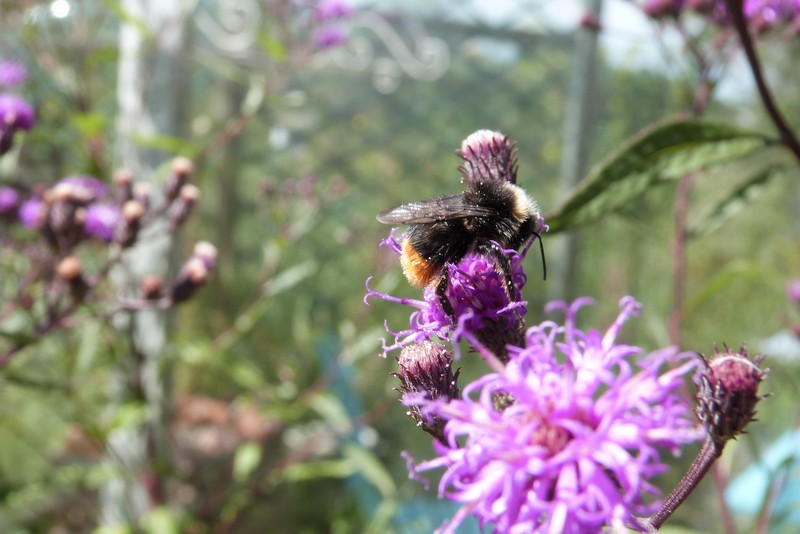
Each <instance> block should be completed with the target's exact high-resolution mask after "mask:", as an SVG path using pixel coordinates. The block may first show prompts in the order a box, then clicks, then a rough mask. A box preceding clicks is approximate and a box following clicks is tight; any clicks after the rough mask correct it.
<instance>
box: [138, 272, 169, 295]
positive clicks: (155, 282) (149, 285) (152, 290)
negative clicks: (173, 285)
mask: <svg viewBox="0 0 800 534" xmlns="http://www.w3.org/2000/svg"><path fill="white" fill-rule="evenodd" d="M163 285H164V282H163V280H162V279H161V277H160V276H158V275H156V274H151V275H147V276H145V277H144V278H143V279H142V283H141V284H139V291H140V292H141V295H142V298H144V299H147V300H158V299H160V298H161V293H162V291H163Z"/></svg>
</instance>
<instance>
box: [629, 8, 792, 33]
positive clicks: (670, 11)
mask: <svg viewBox="0 0 800 534" xmlns="http://www.w3.org/2000/svg"><path fill="white" fill-rule="evenodd" d="M739 3H741V9H742V12H743V13H744V16H745V18H746V19H747V21H748V22H749V24H750V26H751V28H752V29H753V30H754V31H756V32H765V31H769V30H772V29H780V28H789V29H790V30H791V31H792V32H793V33H797V32H798V31H800V0H744V1H743V2H739V1H736V2H728V1H725V0H647V1H646V2H645V3H644V5H643V9H644V12H645V13H646V14H647V15H648V16H650V17H652V18H654V19H658V20H661V19H665V18H678V17H679V16H681V15H682V14H683V13H695V14H699V15H702V16H703V17H705V18H707V19H708V20H709V21H711V22H713V23H714V24H717V25H719V26H729V25H730V24H731V14H730V5H732V4H739Z"/></svg>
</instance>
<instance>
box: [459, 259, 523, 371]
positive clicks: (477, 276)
mask: <svg viewBox="0 0 800 534" xmlns="http://www.w3.org/2000/svg"><path fill="white" fill-rule="evenodd" d="M500 253H501V254H504V255H506V257H508V258H509V265H512V274H511V275H510V276H511V277H510V278H509V274H507V273H506V272H505V270H504V269H503V268H502V267H501V266H499V265H497V259H496V258H494V257H491V256H484V255H481V254H467V255H466V256H464V258H463V259H462V260H461V261H459V262H458V264H450V265H448V266H447V269H448V284H447V288H446V290H445V298H446V299H447V301H448V303H449V304H450V307H451V308H452V310H453V316H454V318H455V321H456V324H457V326H456V328H455V330H454V332H453V340H454V341H458V340H460V339H462V338H467V339H470V340H472V339H474V340H476V341H478V342H479V343H481V344H482V345H484V346H485V347H486V348H488V349H489V350H491V351H492V353H494V354H495V355H496V356H498V357H500V358H501V359H502V360H504V359H505V352H506V350H505V346H506V345H507V344H509V343H511V344H514V343H517V344H519V343H521V342H522V339H523V335H524V328H525V325H524V322H523V317H524V315H525V313H526V311H527V310H526V309H525V305H526V302H525V301H523V300H522V299H521V290H522V286H523V285H524V284H525V281H526V278H525V274H524V272H523V271H522V267H521V265H522V263H521V262H520V261H519V255H518V254H517V252H516V251H515V250H503V251H501V252H500ZM510 281H511V284H510V287H509V282H510ZM514 282H516V283H514ZM473 336H474V337H473Z"/></svg>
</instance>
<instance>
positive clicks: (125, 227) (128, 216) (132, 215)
mask: <svg viewBox="0 0 800 534" xmlns="http://www.w3.org/2000/svg"><path fill="white" fill-rule="evenodd" d="M144 212H145V209H144V206H143V205H142V203H141V202H139V201H138V200H129V201H127V202H126V203H125V204H123V205H122V224H121V225H120V226H119V227H118V228H117V235H116V241H117V242H118V243H119V244H120V245H122V246H123V247H129V246H131V245H133V243H134V242H135V241H136V236H137V235H138V234H139V229H140V228H141V224H140V222H141V219H142V217H143V216H144Z"/></svg>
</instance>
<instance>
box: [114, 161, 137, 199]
mask: <svg viewBox="0 0 800 534" xmlns="http://www.w3.org/2000/svg"><path fill="white" fill-rule="evenodd" d="M114 184H115V185H116V187H117V199H118V201H119V202H120V203H122V202H127V201H128V200H131V199H132V198H133V173H132V172H131V171H129V170H128V169H117V171H116V172H115V173H114Z"/></svg>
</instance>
